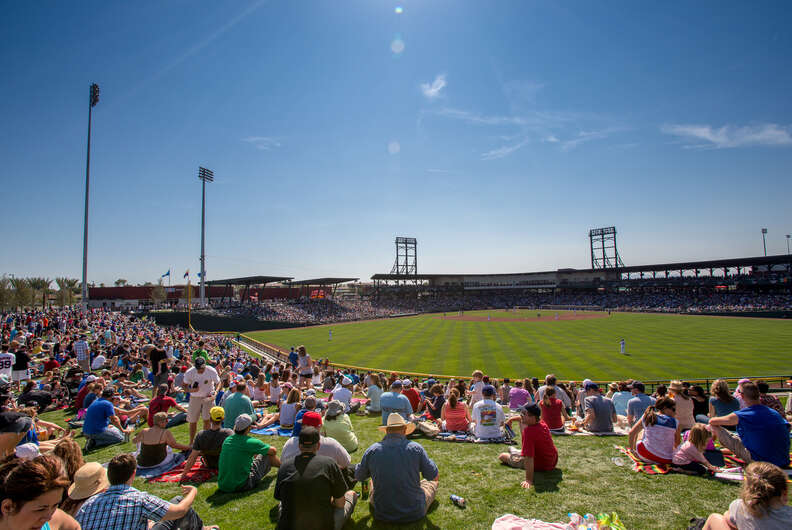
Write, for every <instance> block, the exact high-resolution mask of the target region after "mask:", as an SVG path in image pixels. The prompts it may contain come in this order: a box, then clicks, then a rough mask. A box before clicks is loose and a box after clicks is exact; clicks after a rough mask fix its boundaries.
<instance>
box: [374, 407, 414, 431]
mask: <svg viewBox="0 0 792 530" xmlns="http://www.w3.org/2000/svg"><path fill="white" fill-rule="evenodd" d="M396 427H407V432H405V434H410V433H412V432H413V431H414V430H415V424H414V423H411V422H408V421H406V420H405V419H404V418H402V415H401V414H399V413H398V412H391V413H390V414H389V415H388V423H387V424H385V425H380V426H379V427H377V429H379V430H381V431H383V432H388V429H392V428H396Z"/></svg>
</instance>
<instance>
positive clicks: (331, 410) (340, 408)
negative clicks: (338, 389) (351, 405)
mask: <svg viewBox="0 0 792 530" xmlns="http://www.w3.org/2000/svg"><path fill="white" fill-rule="evenodd" d="M343 413H344V404H343V403H341V402H340V401H338V400H337V399H334V400H333V401H331V402H330V403H328V404H327V412H325V416H326V417H328V418H335V417H336V416H340V415H341V414H343Z"/></svg>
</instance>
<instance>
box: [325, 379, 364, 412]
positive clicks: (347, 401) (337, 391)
mask: <svg viewBox="0 0 792 530" xmlns="http://www.w3.org/2000/svg"><path fill="white" fill-rule="evenodd" d="M353 385H354V381H352V379H350V378H349V376H346V375H345V376H343V377H342V378H341V381H339V383H338V384H337V385H336V386H335V388H333V390H332V392H330V396H328V399H330V400H333V399H335V400H337V401H340V402H341V403H343V404H344V411H345V412H349V413H354V412H357V411H358V409H359V408H360V402H357V403H354V404H353V403H352V386H353Z"/></svg>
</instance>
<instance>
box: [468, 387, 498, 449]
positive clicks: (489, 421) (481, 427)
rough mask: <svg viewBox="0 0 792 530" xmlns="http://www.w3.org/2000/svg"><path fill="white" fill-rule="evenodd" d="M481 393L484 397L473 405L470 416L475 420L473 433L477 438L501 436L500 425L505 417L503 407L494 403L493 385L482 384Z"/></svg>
mask: <svg viewBox="0 0 792 530" xmlns="http://www.w3.org/2000/svg"><path fill="white" fill-rule="evenodd" d="M481 393H482V395H483V397H484V399H482V400H481V401H479V402H478V403H476V404H475V405H473V414H472V417H473V421H474V422H476V426H475V429H474V430H473V433H474V434H475V435H476V438H479V439H492V438H501V437H502V436H503V432H502V431H501V427H503V421H504V419H505V418H504V415H503V407H501V406H500V405H498V404H497V403H495V387H494V386H492V385H484V388H482V389H481Z"/></svg>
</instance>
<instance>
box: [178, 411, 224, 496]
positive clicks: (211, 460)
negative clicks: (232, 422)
mask: <svg viewBox="0 0 792 530" xmlns="http://www.w3.org/2000/svg"><path fill="white" fill-rule="evenodd" d="M224 417H225V410H223V407H212V408H211V410H210V411H209V419H210V421H211V423H210V424H209V428H208V429H204V430H202V431H200V432H199V433H198V434H196V435H195V439H194V440H193V443H192V451H191V452H190V456H188V457H187V461H186V462H185V463H184V472H183V473H182V476H181V479H180V480H179V481H180V482H184V481H185V480H187V475H188V473H189V472H190V470H191V469H192V468H193V466H194V465H195V461H196V460H198V457H199V456H200V457H201V458H202V459H203V463H204V466H205V467H208V468H210V469H218V467H219V463H220V451H221V449H222V448H223V442H224V441H225V440H226V438H228V437H229V436H231V435H232V434H234V431H232V430H231V429H224V428H223V418H224Z"/></svg>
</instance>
